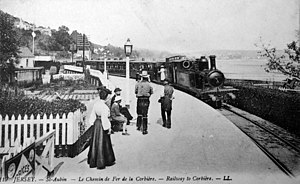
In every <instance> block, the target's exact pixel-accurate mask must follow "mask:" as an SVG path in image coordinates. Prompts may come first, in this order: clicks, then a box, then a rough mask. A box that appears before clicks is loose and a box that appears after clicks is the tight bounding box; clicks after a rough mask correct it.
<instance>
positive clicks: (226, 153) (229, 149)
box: [55, 76, 299, 184]
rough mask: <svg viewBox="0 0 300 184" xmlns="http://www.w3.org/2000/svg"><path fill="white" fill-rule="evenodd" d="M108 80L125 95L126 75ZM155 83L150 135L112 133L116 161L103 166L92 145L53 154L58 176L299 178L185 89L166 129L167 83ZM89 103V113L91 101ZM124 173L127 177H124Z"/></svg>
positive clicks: (71, 178)
mask: <svg viewBox="0 0 300 184" xmlns="http://www.w3.org/2000/svg"><path fill="white" fill-rule="evenodd" d="M109 80H110V81H111V82H112V83H113V84H114V85H115V86H117V87H120V88H122V89H123V91H122V96H123V98H124V97H125V92H124V89H125V86H124V85H125V84H126V83H125V79H124V78H118V77H112V76H110V79H109ZM135 83H136V82H135V81H134V80H131V81H130V86H131V94H130V112H131V113H132V115H133V116H134V117H136V116H137V115H136V113H135V112H136V98H135V95H134V85H135ZM152 86H153V87H154V95H152V97H151V102H150V108H149V123H150V125H149V129H148V130H149V134H147V135H142V133H141V132H139V131H137V130H136V127H135V124H133V125H130V126H129V128H128V131H129V134H130V136H122V135H121V133H115V134H113V135H112V136H111V138H112V143H113V148H114V152H115V156H116V164H115V165H113V166H111V167H107V168H106V169H104V170H97V169H91V168H89V166H88V164H87V153H88V149H86V150H85V151H84V152H82V153H81V154H80V155H79V156H77V157H75V158H55V162H56V163H59V162H64V164H63V165H62V166H61V167H60V169H59V170H58V172H57V174H56V177H57V178H65V179H67V181H69V182H79V181H80V180H83V181H89V180H92V179H95V180H99V181H101V179H104V180H105V178H107V179H109V181H104V182H101V183H110V182H111V183H118V182H120V183H202V182H205V183H221V184H222V183H272V184H274V183H297V181H299V178H297V179H290V178H289V177H287V176H286V175H284V174H283V173H282V172H281V171H280V170H279V169H278V168H277V166H276V165H275V164H274V163H273V162H272V161H270V160H269V158H268V157H267V156H265V155H264V153H262V151H261V150H260V149H259V148H257V147H256V145H255V144H254V143H253V142H251V140H250V139H249V138H248V137H247V136H245V135H244V134H243V133H242V132H241V131H240V130H239V129H238V128H237V127H235V126H234V125H233V124H232V123H231V122H230V121H229V120H227V119H226V118H225V117H224V116H222V115H221V114H220V113H219V112H217V111H215V110H214V109H213V108H211V107H210V106H208V105H206V104H205V103H203V102H201V101H199V100H196V99H195V98H194V97H192V96H189V95H187V94H185V93H183V92H180V91H177V90H175V100H174V102H173V111H172V128H171V129H166V128H163V127H162V126H161V123H162V122H161V117H160V104H159V103H158V102H157V100H158V98H159V95H160V93H162V90H163V87H162V86H159V85H155V84H152ZM86 104H87V105H88V113H87V114H89V111H90V107H91V104H92V103H86ZM124 177H125V178H126V179H127V180H126V181H122V179H124ZM117 178H120V180H118V179H117ZM130 178H132V180H131V181H129V180H130ZM188 179H190V180H188ZM224 179H232V180H230V181H228V180H224ZM99 181H98V183H99ZM95 182H96V181H95Z"/></svg>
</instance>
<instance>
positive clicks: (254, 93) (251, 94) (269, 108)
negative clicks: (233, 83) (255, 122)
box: [231, 87, 300, 136]
mask: <svg viewBox="0 0 300 184" xmlns="http://www.w3.org/2000/svg"><path fill="white" fill-rule="evenodd" d="M237 88H238V89H239V91H238V93H237V98H236V100H235V101H233V102H231V105H233V106H236V107H237V108H240V109H243V110H245V111H247V112H249V113H252V114H255V115H257V116H259V117H261V118H263V119H266V120H268V121H271V122H273V123H275V124H277V125H278V126H281V127H282V128H284V129H286V130H288V131H290V132H293V133H295V134H297V135H299V136H300V133H299V132H300V110H299V107H300V95H299V94H298V93H294V94H293V93H286V92H283V91H280V90H276V89H268V88H254V87H237Z"/></svg>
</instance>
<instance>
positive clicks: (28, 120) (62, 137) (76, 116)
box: [0, 110, 84, 147]
mask: <svg viewBox="0 0 300 184" xmlns="http://www.w3.org/2000/svg"><path fill="white" fill-rule="evenodd" d="M83 121H84V113H82V112H80V110H77V111H75V112H70V113H68V114H67V115H66V114H63V115H62V118H60V117H59V115H58V114H57V115H56V116H55V117H54V116H53V115H52V114H50V116H49V118H47V116H46V114H45V115H44V116H43V117H40V115H37V117H36V118H34V116H33V115H31V116H30V117H29V116H28V115H25V116H24V118H23V119H21V116H20V115H19V116H18V117H17V118H16V117H15V116H14V115H13V116H12V118H11V119H10V120H9V117H8V115H6V116H5V117H4V118H3V117H2V116H1V115H0V147H14V146H15V145H14V142H15V139H16V138H17V137H19V138H23V140H26V139H30V138H32V137H34V138H35V139H38V138H40V137H42V136H43V135H45V134H46V133H48V132H50V131H53V130H55V145H71V144H73V143H75V142H76V140H77V139H78V137H79V136H80V135H79V134H80V127H79V123H80V122H83ZM34 129H35V131H34ZM34 132H35V134H34ZM2 133H4V134H2ZM3 145H4V146H3Z"/></svg>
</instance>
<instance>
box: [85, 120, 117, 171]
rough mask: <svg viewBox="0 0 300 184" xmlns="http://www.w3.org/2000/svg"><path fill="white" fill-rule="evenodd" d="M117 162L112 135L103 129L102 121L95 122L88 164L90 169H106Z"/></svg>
mask: <svg viewBox="0 0 300 184" xmlns="http://www.w3.org/2000/svg"><path fill="white" fill-rule="evenodd" d="M115 161H116V159H115V154H114V151H113V148H112V144H111V139H110V135H109V134H107V132H106V131H104V130H103V128H102V123H101V120H100V119H96V121H95V122H94V132H93V134H92V139H91V141H90V148H89V153H88V161H87V162H88V164H89V165H90V168H95V167H97V169H104V168H105V166H111V165H113V164H114V162H115Z"/></svg>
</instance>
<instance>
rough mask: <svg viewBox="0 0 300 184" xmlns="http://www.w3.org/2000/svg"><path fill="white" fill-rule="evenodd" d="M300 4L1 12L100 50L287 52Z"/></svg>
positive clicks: (183, 0) (162, 1)
mask: <svg viewBox="0 0 300 184" xmlns="http://www.w3.org/2000/svg"><path fill="white" fill-rule="evenodd" d="M299 2H300V0H0V9H1V10H2V11H4V12H6V13H9V14H11V15H13V16H15V17H19V18H22V19H23V20H25V21H27V22H30V23H34V24H35V25H37V26H44V27H48V26H49V27H50V28H52V29H58V27H59V26H61V25H65V26H67V27H68V28H69V29H70V30H71V31H73V30H77V31H79V32H81V33H85V34H86V35H88V37H89V40H90V41H92V42H93V43H97V44H100V45H107V44H112V45H114V46H120V47H123V45H124V44H125V42H126V40H127V38H130V40H131V43H132V44H133V47H134V48H145V49H152V50H158V51H170V52H176V53H182V52H198V51H208V50H258V48H257V47H256V46H255V43H259V42H260V38H261V39H262V40H263V42H264V43H270V44H271V45H272V46H274V47H276V48H278V49H283V48H285V47H286V44H287V43H290V42H291V41H293V40H297V36H296V31H297V30H299V22H300V21H299V17H300V16H299Z"/></svg>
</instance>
